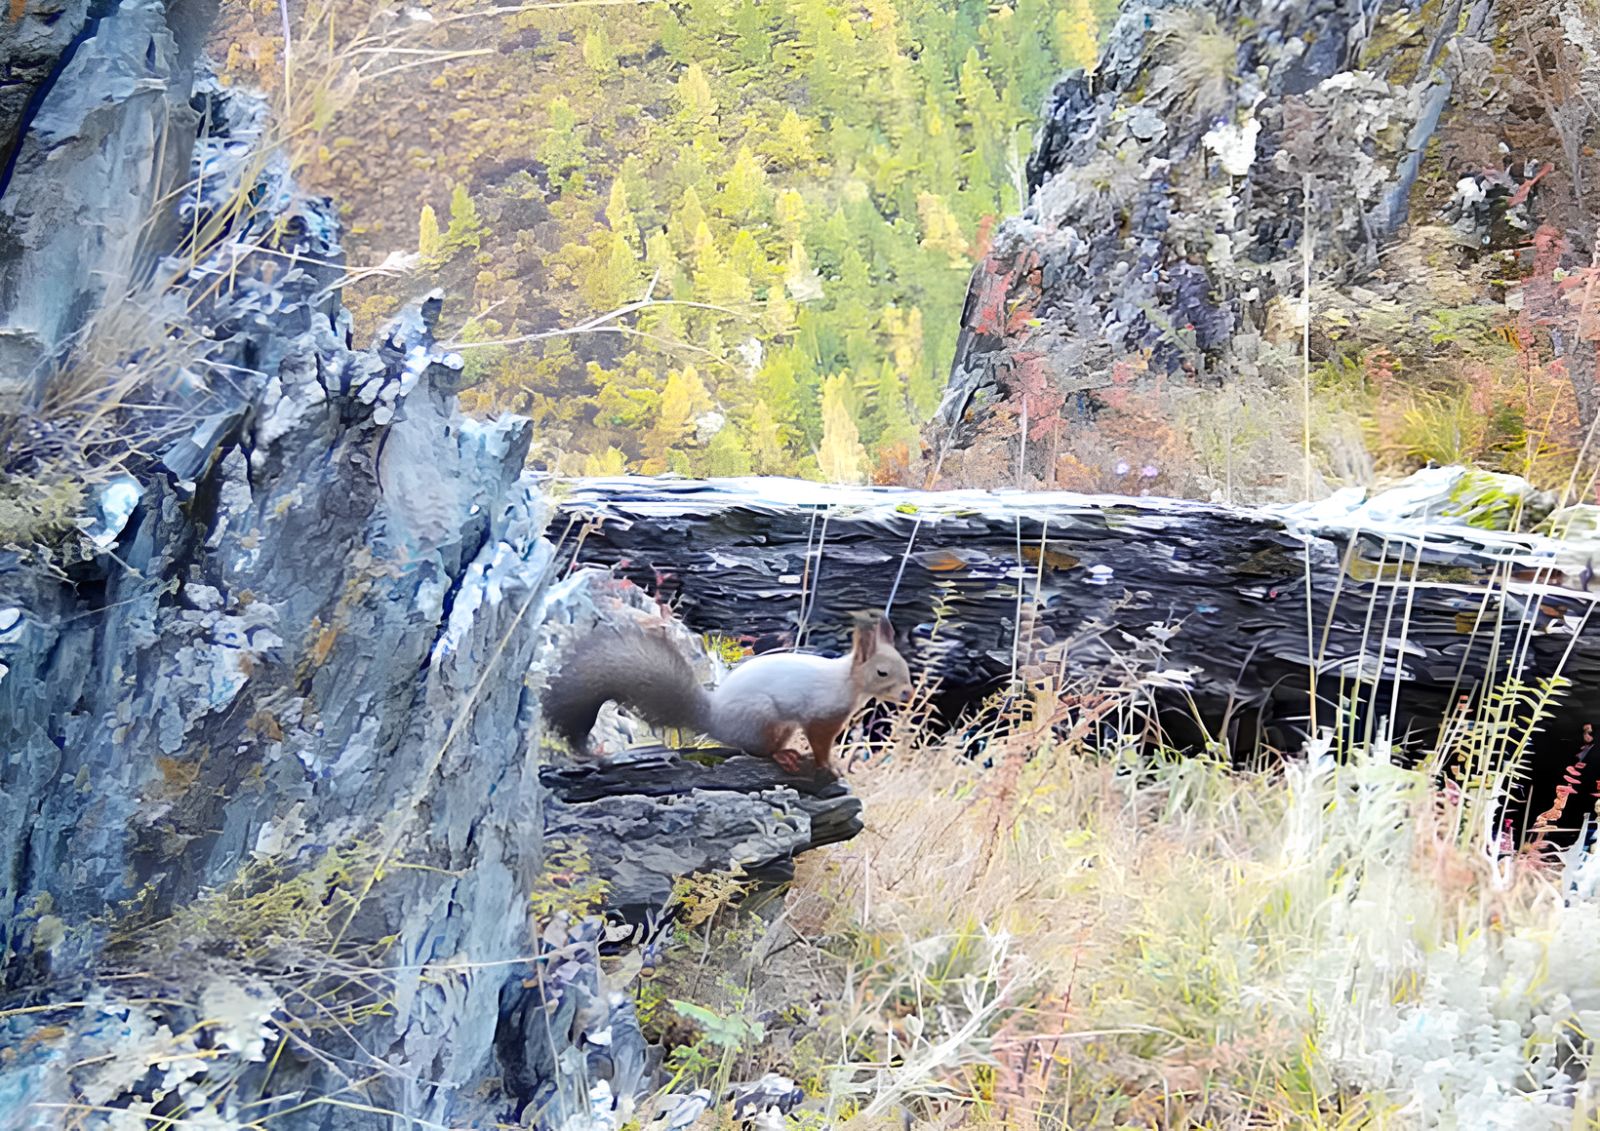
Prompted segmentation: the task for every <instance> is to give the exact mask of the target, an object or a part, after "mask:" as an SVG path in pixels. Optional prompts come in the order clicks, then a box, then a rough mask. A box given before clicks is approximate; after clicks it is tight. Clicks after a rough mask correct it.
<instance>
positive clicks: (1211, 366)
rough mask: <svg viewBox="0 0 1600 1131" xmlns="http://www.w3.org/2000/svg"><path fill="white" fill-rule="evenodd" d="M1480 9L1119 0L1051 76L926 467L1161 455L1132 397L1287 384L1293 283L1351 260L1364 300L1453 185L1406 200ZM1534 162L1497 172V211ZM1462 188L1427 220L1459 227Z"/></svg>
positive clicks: (994, 479) (1320, 282)
mask: <svg viewBox="0 0 1600 1131" xmlns="http://www.w3.org/2000/svg"><path fill="white" fill-rule="evenodd" d="M1495 28H1496V24H1495V22H1494V20H1493V19H1492V18H1491V11H1490V4H1489V2H1488V0H1466V2H1465V3H1461V2H1457V3H1454V4H1448V3H1447V4H1437V5H1433V4H1429V5H1422V6H1421V7H1420V8H1419V7H1416V6H1414V5H1413V6H1407V5H1400V4H1395V3H1379V4H1364V3H1360V2H1359V0H1316V2H1313V3H1282V2H1280V0H1222V2H1219V3H1207V4H1204V5H1190V4H1178V3H1165V2H1162V0H1132V2H1129V3H1126V4H1124V5H1122V7H1121V11H1120V15H1119V18H1118V20H1117V22H1116V25H1115V27H1114V29H1113V30H1112V32H1111V34H1110V36H1109V39H1108V41H1107V42H1106V44H1105V46H1104V50H1103V52H1102V56H1101V59H1100V62H1099V65H1098V67H1097V69H1096V70H1095V72H1094V73H1093V74H1091V75H1086V74H1084V73H1082V72H1074V73H1072V74H1069V75H1067V76H1066V77H1064V78H1063V79H1061V80H1060V81H1059V82H1058V84H1057V85H1056V87H1055V89H1054V91H1053V93H1052V95H1051V97H1050V99H1049V101H1048V104H1047V106H1046V107H1045V120H1044V122H1043V124H1042V126H1041V127H1040V130H1039V132H1038V135H1037V138H1036V141H1035V149H1034V152H1033V154H1032V156H1031V158H1030V160H1029V162H1028V167H1027V173H1028V186H1029V189H1030V194H1031V200H1030V203H1029V204H1028V206H1027V207H1026V208H1025V209H1024V211H1023V212H1022V214H1021V215H1020V216H1016V217H1013V218H1010V219H1008V220H1006V221H1005V222H1004V223H1002V224H1001V225H1000V226H999V228H998V230H997V231H996V234H995V236H994V239H993V241H992V244H991V246H990V248H989V251H988V254H987V256H986V257H985V258H984V260H983V261H982V262H980V263H979V265H978V267H977V268H976V270H975V271H974V272H973V276H972V281H971V285H970V289H969V292H968V296H967V303H966V307H965V310H964V313H963V315H962V328H961V335H960V339H959V343H958V346H957V350H956V356H955V359H954V363H953V366H952V370H951V377H950V382H949V386H948V388H947V391H946V395H945V397H944V400H943V403H942V404H941V406H940V408H939V410H938V413H937V415H936V417H935V419H934V421H933V422H932V423H931V424H930V425H929V426H928V428H927V430H926V432H925V439H926V443H925V460H924V466H923V469H922V471H923V475H924V477H925V479H926V481H927V484H928V485H933V484H946V483H960V484H962V485H966V486H973V485H1007V486H1026V485H1033V484H1042V485H1044V486H1053V485H1055V484H1056V483H1057V481H1058V480H1057V474H1058V468H1059V466H1060V461H1061V460H1062V459H1063V458H1069V459H1072V460H1078V462H1079V463H1082V462H1083V461H1084V460H1088V461H1089V462H1095V461H1096V460H1098V463H1097V464H1096V466H1100V465H1103V466H1105V467H1110V466H1111V465H1112V464H1114V463H1117V461H1118V460H1121V461H1124V462H1125V463H1127V464H1128V466H1123V465H1122V464H1120V463H1119V464H1118V466H1119V467H1121V468H1122V470H1121V471H1120V472H1119V473H1118V475H1119V476H1127V475H1129V474H1131V475H1133V476H1137V475H1138V472H1139V470H1140V468H1141V465H1150V466H1149V467H1148V471H1147V474H1149V475H1150V476H1151V477H1155V476H1157V475H1162V474H1165V471H1166V469H1165V468H1161V467H1158V466H1155V465H1156V464H1157V463H1159V460H1157V459H1156V458H1155V457H1154V456H1153V455H1151V454H1150V453H1152V452H1154V451H1156V450H1157V448H1158V445H1157V443H1156V442H1155V440H1154V438H1152V437H1151V435H1150V433H1151V432H1152V430H1153V427H1154V430H1156V431H1159V430H1160V428H1161V427H1164V426H1166V425H1170V424H1171V423H1172V421H1171V420H1170V416H1171V412H1170V404H1167V403H1164V405H1163V408H1162V409H1161V410H1154V409H1152V410H1151V413H1150V414H1148V415H1149V416H1150V419H1145V418H1143V417H1139V416H1129V415H1128V413H1127V411H1126V410H1127V407H1128V402H1129V400H1130V398H1136V397H1146V398H1159V397H1161V396H1168V395H1173V394H1170V393H1169V391H1171V390H1183V389H1193V388H1205V387H1216V386H1219V385H1221V384H1223V383H1233V382H1239V383H1242V384H1243V385H1245V386H1247V387H1249V388H1251V389H1252V390H1253V393H1252V395H1253V396H1256V397H1259V398H1264V399H1274V398H1282V399H1284V400H1285V401H1286V402H1288V403H1289V404H1293V405H1297V404H1298V401H1297V400H1296V399H1295V398H1297V397H1298V396H1299V393H1298V391H1297V389H1296V388H1294V387H1292V386H1291V382H1298V381H1299V380H1300V376H1301V373H1300V364H1301V362H1300V358H1301V346H1302V342H1301V330H1300V324H1301V322H1302V321H1303V319H1302V316H1301V313H1300V306H1301V304H1302V303H1303V302H1305V301H1307V295H1306V291H1307V289H1308V283H1309V284H1310V287H1311V289H1313V290H1317V291H1321V290H1324V289H1332V290H1334V291H1337V290H1339V289H1340V288H1344V287H1347V286H1349V285H1351V284H1356V283H1360V284H1363V285H1364V286H1365V287H1366V288H1368V289H1367V290H1366V291H1365V292H1362V293H1364V294H1365V299H1364V300H1363V301H1367V302H1369V303H1376V302H1377V301H1378V300H1379V299H1380V298H1381V299H1389V298H1392V297H1393V295H1394V293H1396V292H1397V289H1398V288H1401V287H1403V286H1404V285H1405V283H1406V279H1405V275H1406V273H1407V271H1408V270H1409V269H1408V268H1407V267H1406V266H1404V265H1403V264H1402V263H1400V262H1399V260H1396V261H1395V263H1394V264H1393V265H1392V268H1393V269H1392V271H1390V272H1386V270H1385V268H1384V267H1383V266H1382V265H1381V264H1380V253H1384V252H1386V251H1387V250H1388V249H1389V247H1390V245H1391V243H1392V241H1393V238H1394V236H1395V235H1396V233H1397V232H1398V231H1399V229H1400V228H1401V226H1402V224H1404V223H1405V222H1406V221H1407V220H1408V218H1412V217H1413V214H1414V212H1416V213H1420V214H1421V215H1422V216H1423V218H1424V219H1428V218H1430V216H1431V213H1432V211H1434V210H1436V209H1438V206H1439V205H1443V204H1445V203H1446V202H1445V201H1441V200H1438V199H1434V200H1432V201H1431V202H1430V203H1429V204H1428V205H1427V206H1425V207H1422V208H1417V207H1416V205H1417V202H1416V201H1415V200H1414V189H1415V186H1416V184H1417V180H1418V173H1419V169H1420V168H1421V166H1422V163H1423V158H1424V154H1425V153H1427V152H1429V147H1430V144H1434V145H1435V147H1436V148H1437V144H1436V143H1437V141H1438V139H1439V136H1440V123H1441V117H1442V116H1443V115H1444V113H1445V111H1446V109H1447V107H1449V106H1451V105H1452V102H1451V100H1452V98H1453V97H1454V96H1455V95H1456V94H1457V93H1458V92H1459V91H1460V90H1461V88H1463V87H1465V88H1467V90H1468V91H1469V93H1470V94H1471V97H1478V95H1477V93H1476V91H1477V88H1478V87H1480V86H1482V85H1484V81H1485V79H1484V76H1485V73H1486V72H1485V56H1486V54H1487V53H1488V52H1489V48H1488V46H1487V45H1486V40H1487V39H1488V38H1490V37H1492V36H1493V35H1494V34H1496V31H1495ZM1479 132H1480V133H1481V132H1482V131H1481V129H1479ZM1493 156H1494V157H1495V159H1496V160H1497V161H1504V162H1511V160H1512V159H1511V158H1501V157H1500V155H1499V154H1494V155H1493ZM1536 165H1537V163H1534V164H1533V165H1530V166H1529V167H1528V169H1527V170H1523V168H1522V166H1521V165H1520V164H1516V165H1515V167H1514V169H1513V173H1512V174H1511V175H1509V176H1508V177H1506V178H1503V179H1504V180H1505V182H1506V187H1505V190H1504V191H1500V190H1499V189H1496V190H1495V192H1496V193H1497V197H1496V199H1497V201H1498V208H1497V210H1496V211H1497V214H1501V213H1504V212H1505V210H1506V207H1507V206H1508V205H1510V204H1514V203H1516V200H1517V199H1521V198H1525V197H1526V196H1527V194H1528V191H1529V190H1530V189H1531V188H1532V185H1531V184H1528V185H1521V184H1519V183H1518V182H1522V181H1527V180H1528V179H1529V178H1530V177H1533V171H1534V168H1535V167H1536ZM1477 169H1478V166H1477V165H1476V164H1468V165H1466V168H1464V169H1463V170H1461V171H1470V172H1473V173H1475V174H1476V172H1477ZM1440 172H1441V171H1439V170H1436V171H1435V175H1434V179H1435V180H1436V181H1438V180H1443V181H1445V182H1446V183H1453V180H1454V177H1453V176H1440ZM1455 175H1460V173H1459V172H1458V173H1457V174H1455ZM1436 195H1437V194H1436ZM1479 195H1480V197H1481V195H1482V194H1481V193H1480V194H1479ZM1455 203H1456V205H1457V207H1456V208H1455V210H1454V211H1453V212H1450V213H1449V214H1448V215H1446V213H1445V210H1443V209H1439V210H1438V211H1439V215H1438V216H1437V217H1432V221H1433V222H1436V223H1437V224H1438V225H1439V226H1440V227H1441V229H1442V228H1443V227H1444V226H1445V225H1446V224H1447V223H1448V222H1449V221H1450V220H1451V219H1452V218H1453V219H1455V220H1457V221H1463V220H1464V222H1465V223H1466V224H1467V226H1468V227H1471V226H1472V224H1473V222H1474V221H1473V219H1472V217H1470V216H1466V217H1463V215H1462V208H1463V207H1465V206H1464V205H1462V203H1461V202H1460V201H1457V202H1455ZM1488 210H1489V209H1488V208H1487V206H1486V207H1485V209H1484V210H1483V211H1484V212H1485V213H1487V211H1488ZM1481 219H1483V220H1484V222H1485V223H1487V222H1489V221H1488V219H1487V216H1485V217H1482V218H1481ZM1322 301H1323V300H1322V299H1321V298H1318V299H1317V300H1316V303H1317V304H1318V306H1319V309H1320V306H1321V305H1322ZM1357 305H1360V304H1359V303H1357ZM1286 411H1297V409H1286ZM1124 417H1125V419H1119V418H1124ZM1152 422H1154V426H1153V424H1152ZM1297 431H1298V426H1296V432H1297ZM1279 446H1280V447H1281V448H1284V449H1285V450H1289V447H1290V446H1289V443H1288V442H1287V437H1285V438H1283V440H1282V441H1280V442H1279ZM1073 453H1076V455H1074V454H1073ZM1080 457H1081V458H1080ZM1131 482H1133V483H1134V484H1135V486H1134V489H1135V490H1137V488H1138V487H1140V486H1154V487H1155V488H1156V489H1157V490H1159V491H1161V492H1162V493H1179V492H1183V493H1187V492H1192V491H1198V492H1201V493H1202V494H1203V493H1204V492H1205V491H1206V490H1207V489H1208V487H1209V488H1213V489H1214V488H1218V487H1219V486H1220V485H1219V484H1217V483H1201V482H1190V483H1181V484H1180V483H1173V482H1170V481H1168V482H1163V483H1159V484H1154V485H1152V484H1150V483H1148V482H1146V483H1140V482H1138V481H1137V479H1133V480H1131ZM1062 485H1068V483H1067V481H1065V480H1063V481H1062ZM1119 486H1120V484H1119ZM1236 486H1237V487H1238V488H1239V491H1238V492H1237V493H1235V494H1233V496H1232V497H1234V498H1239V497H1248V496H1249V494H1250V493H1251V492H1252V490H1253V491H1254V492H1255V494H1256V497H1260V496H1261V494H1262V492H1265V494H1266V495H1267V496H1268V497H1276V498H1283V497H1285V496H1292V495H1293V494H1296V493H1298V492H1299V491H1301V490H1303V489H1304V487H1305V484H1304V483H1303V482H1302V481H1301V480H1300V478H1299V476H1298V475H1296V477H1295V482H1294V491H1292V492H1290V491H1284V490H1282V485H1281V484H1278V485H1269V484H1267V483H1265V482H1262V483H1243V484H1237V485H1236ZM1269 486H1272V488H1273V489H1268V488H1269Z"/></svg>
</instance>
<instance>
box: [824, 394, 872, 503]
mask: <svg viewBox="0 0 1600 1131" xmlns="http://www.w3.org/2000/svg"><path fill="white" fill-rule="evenodd" d="M817 464H818V466H819V467H820V468H821V469H822V476H823V478H824V479H827V480H828V481H830V482H832V483H860V482H862V481H863V480H865V479H866V473H867V450H866V449H865V448H863V447H862V446H861V430H860V429H859V428H857V427H856V421H855V417H854V416H852V415H851V413H850V375H849V374H848V373H835V374H834V375H833V376H832V377H828V378H826V379H824V380H823V382H822V444H821V445H820V446H819V447H818V449H817Z"/></svg>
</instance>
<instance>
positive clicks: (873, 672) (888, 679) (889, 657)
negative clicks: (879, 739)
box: [850, 617, 911, 703]
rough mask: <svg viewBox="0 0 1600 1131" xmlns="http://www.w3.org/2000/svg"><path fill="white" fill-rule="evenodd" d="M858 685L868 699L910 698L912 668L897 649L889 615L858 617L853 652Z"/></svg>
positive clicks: (889, 701)
mask: <svg viewBox="0 0 1600 1131" xmlns="http://www.w3.org/2000/svg"><path fill="white" fill-rule="evenodd" d="M850 661H851V665H852V669H853V670H854V672H855V677H856V686H857V687H859V688H860V690H861V693H862V694H863V695H865V696H866V697H867V698H869V699H877V700H880V701H882V702H885V703H906V702H909V701H910V699H911V669H910V668H909V667H907V666H906V661H905V657H904V656H902V655H900V653H899V652H897V651H895V647H894V629H893V628H892V627H890V625H889V621H888V618H886V617H857V618H856V632H855V645H854V647H853V648H852V649H851V651H850Z"/></svg>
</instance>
